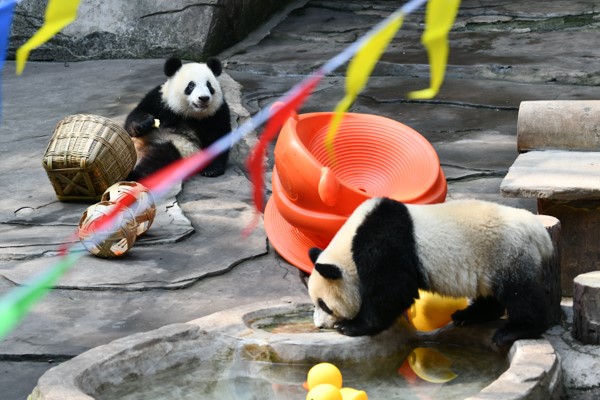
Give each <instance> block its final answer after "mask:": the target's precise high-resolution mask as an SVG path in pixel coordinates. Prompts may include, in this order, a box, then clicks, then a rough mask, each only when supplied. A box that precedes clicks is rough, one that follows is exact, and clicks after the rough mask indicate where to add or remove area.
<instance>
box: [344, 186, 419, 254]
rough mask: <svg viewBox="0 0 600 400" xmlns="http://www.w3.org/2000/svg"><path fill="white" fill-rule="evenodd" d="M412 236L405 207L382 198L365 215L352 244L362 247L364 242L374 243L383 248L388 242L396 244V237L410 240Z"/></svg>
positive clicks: (412, 232) (411, 226)
mask: <svg viewBox="0 0 600 400" xmlns="http://www.w3.org/2000/svg"><path fill="white" fill-rule="evenodd" d="M413 235H414V229H413V221H412V218H411V216H410V212H409V211H408V208H407V207H406V205H404V204H403V203H401V202H399V201H395V200H391V199H389V198H385V197H384V198H381V199H379V201H378V203H377V204H376V205H375V206H374V207H373V209H371V210H370V211H369V212H368V213H367V214H366V215H365V217H364V219H363V221H362V223H361V224H360V225H359V227H358V228H357V231H356V234H355V235H354V239H353V243H355V244H356V245H357V246H361V247H362V245H363V243H365V241H370V242H374V241H375V242H378V243H379V245H380V246H385V245H386V243H387V242H388V241H392V242H394V243H395V242H397V241H398V239H397V238H398V237H402V238H404V239H411V240H412V239H413ZM386 238H387V239H388V240H386Z"/></svg>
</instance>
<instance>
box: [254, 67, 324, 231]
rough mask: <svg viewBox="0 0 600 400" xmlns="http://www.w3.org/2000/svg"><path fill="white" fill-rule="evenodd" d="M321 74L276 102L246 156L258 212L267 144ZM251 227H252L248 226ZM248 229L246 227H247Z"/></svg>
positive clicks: (302, 101)
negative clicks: (254, 143)
mask: <svg viewBox="0 0 600 400" xmlns="http://www.w3.org/2000/svg"><path fill="white" fill-rule="evenodd" d="M321 78H322V75H321V74H319V73H317V74H316V75H313V76H312V77H310V78H309V79H307V80H305V81H304V82H302V83H301V84H300V86H298V87H297V89H296V91H295V92H293V93H291V94H290V96H289V97H288V98H287V99H283V102H282V103H280V105H279V104H278V105H277V106H276V107H273V108H274V109H271V112H272V113H271V116H270V118H269V120H268V121H267V124H266V126H265V129H264V130H263V133H262V134H261V136H260V139H259V141H258V143H257V144H256V146H254V149H252V152H251V153H250V155H249V156H248V159H247V161H246V166H247V168H248V174H249V175H250V181H251V182H252V187H253V199H254V206H255V207H256V210H257V211H258V212H259V213H262V212H263V208H264V198H263V195H264V193H263V187H264V161H263V160H264V157H265V151H266V149H267V146H268V145H269V143H270V142H271V141H273V139H274V138H275V136H276V135H277V134H278V133H279V129H280V128H281V127H282V126H283V124H284V123H285V121H286V120H287V119H288V118H289V116H290V114H291V113H292V111H294V110H296V109H298V108H299V107H300V106H301V105H302V103H304V100H306V98H307V97H308V96H309V95H310V93H311V92H312V91H313V89H314V88H315V86H317V84H318V83H319V81H320V80H321ZM250 229H252V227H250ZM247 231H248V229H247Z"/></svg>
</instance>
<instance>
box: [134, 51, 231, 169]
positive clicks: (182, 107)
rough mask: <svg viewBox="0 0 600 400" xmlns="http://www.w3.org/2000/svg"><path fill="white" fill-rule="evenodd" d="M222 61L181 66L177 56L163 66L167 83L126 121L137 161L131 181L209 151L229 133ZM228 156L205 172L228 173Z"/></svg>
mask: <svg viewBox="0 0 600 400" xmlns="http://www.w3.org/2000/svg"><path fill="white" fill-rule="evenodd" d="M221 71H222V66H221V62H220V61H219V60H218V59H216V58H209V59H208V60H207V61H206V63H205V64H204V63H188V64H185V65H183V64H182V62H181V60H180V59H178V58H170V59H168V60H167V61H166V62H165V65H164V73H165V75H166V76H167V81H166V82H165V83H163V84H162V85H159V86H157V87H155V88H154V89H152V90H151V91H150V92H149V93H148V94H146V96H145V97H144V98H143V99H142V101H141V102H140V103H139V104H138V105H137V107H135V109H133V111H131V113H130V114H129V115H128V116H127V118H126V120H125V130H126V131H127V132H128V133H129V135H130V136H131V137H132V139H133V141H134V144H135V147H136V152H137V163H136V165H135V167H134V169H133V171H132V172H131V174H130V175H129V177H128V178H127V179H128V180H139V179H141V178H143V177H145V176H147V175H149V174H151V173H153V172H154V171H156V170H158V169H160V168H162V167H164V166H166V165H167V164H169V163H171V162H173V161H175V160H178V159H180V158H182V157H187V156H189V155H191V154H193V153H194V152H196V151H198V150H199V149H203V148H206V147H208V146H210V145H211V144H212V143H214V142H215V141H216V140H218V139H219V138H221V137H223V136H224V135H226V134H227V133H229V132H230V131H231V121H230V113H229V106H228V105H227V103H226V102H225V99H224V98H223V93H222V91H221V86H220V85H219V81H218V80H217V77H218V76H219V75H221ZM228 157H229V152H224V153H221V154H220V155H219V156H217V157H216V158H215V159H214V160H213V161H212V162H211V164H209V165H208V166H207V167H206V168H204V170H202V171H201V174H202V175H204V176H210V177H215V176H219V175H222V174H223V173H224V172H225V165H226V163H227V159H228Z"/></svg>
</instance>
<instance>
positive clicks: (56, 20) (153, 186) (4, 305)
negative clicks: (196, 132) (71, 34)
mask: <svg viewBox="0 0 600 400" xmlns="http://www.w3.org/2000/svg"><path fill="white" fill-rule="evenodd" d="M426 1H427V0H411V1H409V2H408V3H406V4H405V5H404V6H402V7H401V8H400V9H398V10H397V11H396V12H394V13H392V14H391V15H390V16H389V17H388V18H386V19H384V20H383V21H381V22H380V23H379V24H377V25H376V26H375V27H373V28H372V29H371V30H369V31H368V32H367V33H366V34H365V35H364V36H363V37H361V38H360V39H359V40H357V41H355V42H353V43H351V44H350V45H349V46H348V47H346V48H345V49H344V50H343V51H342V52H340V53H338V54H337V55H335V56H334V57H333V58H331V59H330V60H328V61H327V62H326V63H325V64H324V65H323V66H322V67H321V68H320V69H318V70H317V71H316V72H315V73H313V74H312V75H310V76H308V77H307V78H305V79H304V80H302V81H301V82H299V83H298V84H296V85H295V86H294V87H293V88H292V89H290V90H289V91H288V92H286V94H284V96H282V97H281V98H280V99H279V100H277V101H276V103H277V105H276V106H275V107H266V108H263V109H262V110H261V111H259V112H258V113H257V114H255V115H254V116H253V117H252V118H250V119H248V120H247V121H246V122H244V123H243V124H241V125H240V126H239V127H238V128H236V129H234V130H233V131H231V132H230V133H229V134H228V135H226V136H224V137H223V138H221V139H220V140H217V141H216V142H214V143H213V144H212V145H211V146H209V147H207V148H206V149H204V150H202V151H199V152H198V153H196V154H194V155H192V156H190V157H188V158H184V159H181V160H178V161H176V162H175V163H172V164H171V165H169V166H167V167H165V168H163V169H162V170H160V171H157V172H156V173H155V174H153V175H151V176H149V177H147V178H145V179H144V180H142V181H141V182H140V183H141V184H143V185H144V186H145V187H147V188H148V189H149V190H150V191H152V194H153V195H154V197H155V199H160V198H162V197H163V196H164V195H165V194H166V193H167V192H168V191H169V189H170V188H171V187H172V186H174V185H176V184H177V183H178V182H180V181H182V180H184V179H186V178H188V177H190V176H191V175H193V174H194V173H195V172H196V171H198V170H200V169H202V168H204V167H205V166H206V165H207V164H208V163H209V162H210V161H211V160H212V159H214V158H215V157H216V156H218V155H219V154H221V153H222V152H224V151H226V150H228V149H229V148H231V147H232V146H233V145H234V144H235V143H237V142H238V141H239V140H241V139H242V138H243V137H244V136H246V135H247V134H249V133H251V132H254V131H255V130H256V129H257V128H258V127H259V126H261V125H263V124H265V123H267V124H266V126H265V129H264V132H263V133H262V135H261V136H260V139H259V142H258V144H257V145H256V146H255V148H254V149H253V151H252V152H251V154H250V156H249V158H248V161H247V166H248V169H249V173H250V175H251V180H252V183H253V187H254V191H253V201H254V203H255V206H256V210H257V212H261V211H262V209H263V207H264V199H263V189H264V188H263V186H264V185H263V183H264V182H263V175H264V174H263V172H264V171H263V164H264V163H263V160H264V155H265V151H266V148H267V145H268V144H269V143H270V141H272V140H273V139H274V138H275V137H276V135H277V133H278V130H279V129H280V128H281V126H282V125H283V123H284V122H285V120H286V119H287V118H288V117H289V115H290V114H291V112H292V111H294V110H296V109H297V108H298V107H300V106H301V105H302V104H303V102H304V101H305V100H306V98H307V97H308V96H309V95H310V93H311V92H312V91H313V89H314V88H315V87H316V85H317V84H318V83H319V81H320V80H321V78H322V77H323V76H325V75H327V74H329V73H331V72H333V71H334V70H336V69H337V68H339V67H340V66H341V65H343V64H344V63H346V62H348V61H349V60H350V59H351V58H352V57H354V56H355V55H356V57H354V59H353V61H352V62H351V64H350V66H349V70H348V78H347V80H346V86H345V88H346V95H345V97H344V99H342V101H340V103H339V104H338V106H337V107H336V112H335V113H334V115H343V112H345V111H346V110H347V109H348V108H349V107H350V105H351V103H352V102H353V101H354V99H355V98H356V96H357V95H358V93H359V92H360V91H361V90H362V89H363V88H364V86H365V85H366V82H367V80H368V77H369V75H370V74H371V72H372V70H373V68H374V66H375V63H376V62H377V60H378V59H379V58H380V56H381V54H382V53H383V51H385V48H386V47H387V45H388V43H389V42H390V40H391V39H392V38H393V36H394V35H395V33H396V32H397V30H398V29H399V28H400V26H401V24H402V21H403V18H404V16H406V15H408V14H410V13H412V12H413V11H414V10H416V9H417V8H419V7H421V6H422V5H423V4H424V3H425V2H426ZM429 2H430V4H431V3H433V2H435V4H434V5H431V6H429V5H428V7H427V15H426V23H427V26H426V32H427V29H431V28H430V27H429V24H443V28H444V29H440V30H439V31H437V30H434V31H433V32H434V33H430V34H429V36H427V38H425V37H424V38H423V39H422V42H423V43H424V44H425V45H426V46H430V47H431V50H430V49H429V47H428V54H429V57H430V60H431V59H433V58H435V57H437V58H435V59H436V62H437V63H438V64H439V60H440V59H441V60H442V61H443V63H441V64H439V65H442V67H443V68H445V62H446V61H445V60H446V58H447V52H446V55H445V56H444V54H442V57H439V56H437V55H434V56H432V54H433V53H435V52H436V51H440V40H447V30H449V29H450V27H451V26H452V21H453V20H454V17H451V18H448V17H447V15H446V14H445V13H448V12H449V10H450V7H456V10H457V9H458V4H459V1H458V0H429ZM13 3H14V2H13ZM59 3H60V4H59ZM78 5H79V0H50V1H49V3H48V8H47V11H46V18H45V24H44V26H43V27H42V28H41V29H40V31H38V32H37V33H36V35H35V36H34V37H32V38H31V39H30V41H28V42H27V43H26V44H25V45H24V46H23V47H22V48H20V49H19V50H18V51H17V72H18V73H20V72H22V71H23V68H24V66H25V62H26V59H27V57H28V54H29V51H30V50H31V49H34V48H36V47H37V46H39V45H41V44H43V43H44V42H45V41H46V40H48V39H49V38H50V37H52V35H54V34H56V33H57V32H58V31H59V30H60V29H62V28H63V27H64V26H66V25H67V24H69V23H70V22H72V21H73V20H74V19H75V16H76V11H77V7H78ZM1 6H2V3H1V0H0V7H1ZM432 10H433V11H432ZM452 10H454V9H452ZM456 10H454V14H453V15H454V16H455V15H456ZM433 12H435V15H433V16H429V14H430V13H433ZM444 30H445V33H444ZM440 32H441V33H440ZM424 36H425V35H424ZM0 39H1V38H0ZM446 45H447V44H446ZM442 47H443V45H442ZM443 50H444V49H443V48H442V49H441V51H442V53H443ZM444 57H445V58H444ZM436 65H437V64H436ZM439 65H438V67H439ZM438 67H436V68H434V67H433V65H432V68H431V74H432V78H431V79H432V87H434V86H435V85H437V88H438V89H439V85H438V83H439V84H440V85H441V80H443V73H444V71H443V69H442V71H441V74H442V75H441V80H440V76H439V74H440V71H439V68H438ZM434 73H435V74H436V78H435V79H434V77H433V74H434ZM436 90H437V89H436ZM431 93H432V92H431V91H430V92H429V93H428V94H431ZM435 93H437V91H435ZM435 93H433V95H435ZM426 94H427V93H426ZM433 95H432V96H433ZM423 98H424V97H423ZM337 118H340V117H337ZM337 123H339V122H337ZM332 125H333V123H332ZM328 133H329V134H328V138H327V140H328V143H329V144H328V146H331V150H333V147H332V146H333V145H332V144H333V138H334V135H335V129H332V130H331V131H330V132H328ZM332 154H333V153H332ZM133 201H135V199H129V200H128V196H126V197H124V198H121V200H120V201H119V207H115V209H116V211H114V212H112V213H109V214H107V215H105V216H103V217H102V218H101V219H100V220H99V221H98V224H99V226H100V227H101V228H100V229H99V230H98V232H96V234H95V235H94V238H93V240H94V241H96V242H97V243H100V242H101V241H102V240H103V239H105V238H106V237H107V236H108V235H109V234H110V233H111V229H112V227H111V225H112V224H113V221H114V219H115V216H116V214H117V212H118V210H119V209H121V210H122V208H123V207H127V206H130V205H131V204H128V203H131V202H133ZM74 236H76V234H75V235H74ZM74 241H75V243H76V244H69V241H68V242H67V244H65V245H64V246H62V247H61V248H60V249H59V256H60V257H59V259H58V261H57V262H55V263H54V264H53V265H51V266H49V267H48V269H47V270H46V271H44V272H43V273H42V274H40V275H39V276H36V277H34V278H33V279H31V280H30V281H29V282H28V283H27V284H25V285H23V286H20V287H18V288H16V289H13V290H12V291H11V292H9V293H8V294H7V295H5V296H4V297H3V298H1V299H0V339H2V338H3V337H4V336H5V335H6V334H8V332H10V331H11V330H12V329H13V328H14V327H15V326H16V324H17V323H18V322H19V321H20V320H21V319H22V318H23V317H24V316H25V315H26V314H27V313H28V311H29V309H30V308H31V307H32V306H33V305H34V304H35V303H36V302H37V301H38V300H39V299H40V298H41V297H42V296H43V295H44V294H45V293H46V292H47V291H48V290H49V289H50V288H51V287H53V286H54V285H55V284H56V283H57V282H58V280H59V279H60V277H61V276H62V275H63V274H64V273H65V272H67V271H68V269H69V268H70V267H71V266H72V265H73V264H74V263H75V262H76V261H77V260H78V259H79V257H81V255H82V254H83V253H84V252H83V250H82V246H81V244H80V243H78V242H77V240H74Z"/></svg>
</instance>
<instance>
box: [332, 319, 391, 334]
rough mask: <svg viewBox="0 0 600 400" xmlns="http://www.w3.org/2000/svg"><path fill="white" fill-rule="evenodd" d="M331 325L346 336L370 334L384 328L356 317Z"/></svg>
mask: <svg viewBox="0 0 600 400" xmlns="http://www.w3.org/2000/svg"><path fill="white" fill-rule="evenodd" d="M333 327H334V328H335V330H337V331H338V332H339V333H341V334H342V335H346V336H367V335H368V336H372V335H376V334H378V333H379V332H381V331H383V330H384V328H379V327H376V326H373V325H369V324H367V323H364V322H363V321H359V320H356V319H353V320H343V321H338V322H336V323H335V325H334V326H333Z"/></svg>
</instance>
